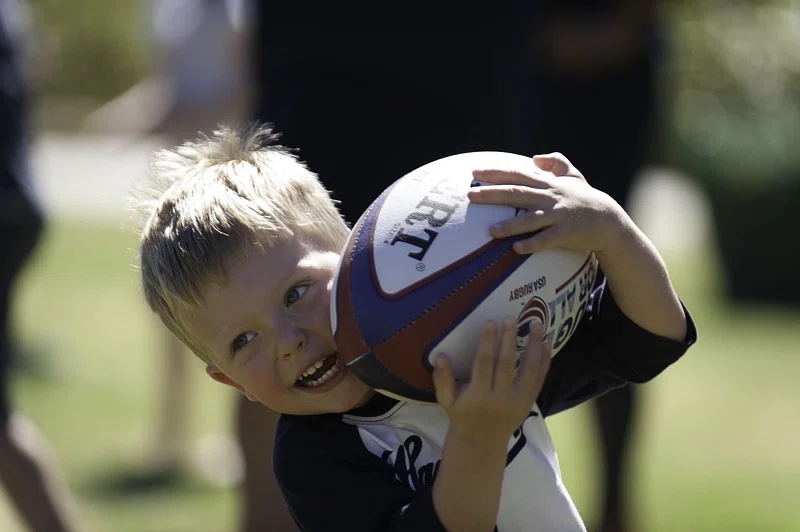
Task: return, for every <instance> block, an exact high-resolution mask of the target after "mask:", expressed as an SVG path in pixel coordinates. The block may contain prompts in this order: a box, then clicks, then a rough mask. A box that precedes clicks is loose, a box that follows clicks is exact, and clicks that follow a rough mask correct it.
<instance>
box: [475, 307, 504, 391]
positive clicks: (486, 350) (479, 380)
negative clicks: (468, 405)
mask: <svg viewBox="0 0 800 532" xmlns="http://www.w3.org/2000/svg"><path fill="white" fill-rule="evenodd" d="M496 346H497V324H496V323H494V322H491V321H490V322H488V323H486V325H484V327H483V334H481V339H480V340H479V341H478V348H477V350H476V351H475V360H474V361H473V362H472V376H471V377H470V384H469V386H470V388H473V389H477V390H491V389H492V381H493V380H494V366H495V357H494V351H495V347H496Z"/></svg>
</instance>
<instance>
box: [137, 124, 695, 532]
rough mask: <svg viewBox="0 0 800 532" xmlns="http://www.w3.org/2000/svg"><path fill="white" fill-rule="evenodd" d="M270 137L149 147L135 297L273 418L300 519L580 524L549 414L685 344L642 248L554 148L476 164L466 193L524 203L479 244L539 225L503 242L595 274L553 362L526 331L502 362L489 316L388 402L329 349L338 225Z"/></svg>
mask: <svg viewBox="0 0 800 532" xmlns="http://www.w3.org/2000/svg"><path fill="white" fill-rule="evenodd" d="M274 141H275V137H274V136H273V135H272V133H271V132H270V131H269V130H268V129H264V128H262V129H258V128H254V129H251V130H246V131H241V132H237V131H235V130H233V129H229V128H225V127H222V128H220V129H219V130H217V131H215V132H214V133H213V134H212V135H211V136H210V137H202V138H200V139H198V140H197V141H193V142H186V143H184V144H182V145H181V146H178V147H176V148H175V149H173V150H163V151H160V152H158V153H157V154H156V155H155V157H154V160H153V166H152V175H151V177H152V182H151V183H150V184H149V185H148V186H147V187H142V191H143V192H144V193H145V195H144V197H143V198H142V200H143V201H142V206H143V207H144V208H145V209H146V212H147V214H148V216H149V218H148V219H147V221H146V223H145V224H144V228H143V231H142V236H141V247H140V260H141V273H142V282H143V288H144V293H145V298H146V299H147V302H148V304H149V305H150V307H151V308H152V309H153V310H154V311H155V312H156V313H157V314H158V315H159V317H160V318H161V319H162V320H163V321H164V323H165V324H166V325H167V327H169V328H170V329H171V330H172V331H173V332H174V333H175V334H176V335H177V336H178V337H179V338H180V339H181V340H182V341H183V342H184V343H185V344H186V345H187V346H189V347H190V348H191V349H192V351H193V352H194V353H196V354H197V355H198V356H199V357H200V358H201V359H202V360H203V361H204V362H205V363H206V371H207V372H208V374H209V375H210V376H211V377H212V378H213V379H215V380H217V381H219V382H222V383H224V384H227V385H229V386H233V387H234V388H236V389H238V390H239V391H240V392H242V393H243V394H245V395H246V396H247V397H248V398H249V399H251V400H253V401H260V402H262V403H263V404H265V405H266V406H268V407H270V408H272V409H274V410H276V411H278V412H281V413H283V416H282V418H281V421H280V425H279V430H278V436H277V439H276V442H275V460H274V468H275V474H276V476H277V479H278V481H279V483H280V485H281V489H282V491H283V494H284V497H285V498H286V501H287V503H288V505H289V507H290V510H291V512H292V515H293V516H294V518H295V520H296V522H297V524H298V526H299V527H300V528H301V529H302V530H307V531H317V530H319V531H326V532H327V531H374V530H409V531H412V530H413V531H424V530H451V531H459V530H470V531H472V530H476V531H477V530H486V531H491V530H493V529H497V530H500V531H529V530H545V531H552V530H559V531H561V530H585V528H584V525H583V522H582V521H581V518H580V516H579V515H578V512H577V510H576V508H575V506H574V504H573V503H572V500H571V499H570V497H569V495H568V493H567V491H566V488H565V487H564V485H563V483H562V482H561V477H560V471H559V466H558V461H557V458H556V453H555V450H554V449H553V444H552V442H551V440H550V436H549V434H548V432H547V428H546V425H545V423H544V420H543V419H544V417H545V416H547V415H551V414H554V413H557V412H559V411H562V410H564V409H567V408H570V407H572V406H575V405H577V404H580V403H582V402H584V401H586V400H588V399H590V398H592V397H596V396H597V395H599V394H602V393H603V392H605V391H607V390H609V389H611V388H613V387H616V386H620V385H623V384H625V383H627V382H644V381H647V380H649V379H651V378H653V377H654V376H656V375H657V374H658V373H660V372H661V371H662V370H663V369H664V368H666V367H667V366H668V365H670V364H671V363H672V362H674V361H675V360H677V359H678V358H679V357H680V356H681V355H682V354H683V353H684V351H685V350H686V349H687V348H688V347H689V346H690V345H691V344H692V343H693V342H694V340H695V338H696V333H695V329H694V326H693V324H692V321H691V318H690V317H689V315H688V313H687V312H686V311H685V309H684V308H683V306H682V305H681V303H680V300H679V299H678V296H677V295H676V294H675V291H674V290H673V288H672V285H671V283H670V280H669V276H668V274H667V271H666V269H665V267H664V264H663V261H662V259H661V257H660V256H659V255H658V253H657V251H656V250H655V248H654V247H653V245H652V244H651V243H650V241H649V240H648V239H647V238H646V237H645V236H644V235H643V234H642V233H641V231H639V229H638V228H637V227H636V226H635V225H634V224H633V222H632V221H631V220H630V218H629V217H628V216H627V215H626V214H625V212H624V210H623V209H622V208H621V207H620V206H619V205H618V204H617V203H616V202H614V201H613V200H612V199H611V198H610V197H609V196H608V195H606V194H604V193H602V192H600V191H598V190H596V189H594V188H592V187H591V186H589V185H588V183H587V182H586V181H585V180H584V179H583V176H582V175H581V174H580V172H578V171H577V170H576V169H575V168H574V167H573V166H572V165H571V164H570V163H569V161H567V160H566V159H565V158H564V157H563V156H561V155H560V154H551V155H546V156H537V157H535V158H534V161H535V162H536V164H537V165H538V166H539V168H541V169H542V170H544V171H545V172H548V173H549V174H546V175H547V177H546V178H543V177H541V176H535V175H525V174H519V173H510V172H504V171H499V170H493V169H486V170H480V171H476V173H475V175H476V177H477V178H479V179H480V180H481V181H486V182H490V183H495V184H496V185H494V186H493V185H487V186H485V187H480V188H475V189H472V190H471V191H470V193H469V197H470V200H471V201H473V202H476V203H497V204H506V205H511V206H514V207H519V208H521V209H525V210H526V214H523V215H519V216H517V217H515V218H512V219H510V220H508V221H506V222H504V223H501V224H498V226H496V227H493V228H492V229H491V233H492V235H493V236H494V237H498V238H501V237H506V236H509V235H517V234H524V233H533V232H535V231H538V232H536V233H535V235H534V236H531V237H529V238H527V239H524V240H521V241H520V242H518V243H517V244H515V250H516V251H517V252H518V253H534V252H536V251H538V250H541V249H544V248H547V247H561V248H569V249H581V250H593V251H594V252H595V253H596V255H597V258H598V261H599V265H600V267H601V268H602V270H603V272H604V273H605V281H603V282H602V283H601V284H600V285H599V286H597V287H596V289H595V290H594V292H593V294H592V297H591V299H590V305H589V306H588V307H587V311H586V313H585V317H584V318H583V323H582V324H581V326H580V327H579V328H578V329H577V331H576V333H575V335H574V336H573V338H572V339H571V340H570V342H569V343H568V344H567V345H566V346H565V347H564V348H563V349H562V351H561V352H560V353H559V355H558V356H557V357H555V358H554V359H553V360H552V364H551V362H550V347H549V346H548V345H546V344H545V343H544V342H543V341H542V331H541V330H540V329H536V330H534V331H533V334H532V337H531V341H530V343H529V345H528V348H527V351H526V352H525V353H524V355H523V356H522V357H521V364H520V367H519V369H515V362H516V359H515V356H516V352H515V349H516V348H515V343H516V340H515V339H516V332H515V331H514V327H513V324H512V323H510V322H509V321H507V320H502V317H498V319H499V322H498V323H488V324H487V325H486V327H485V330H484V332H483V337H482V339H481V341H480V342H479V344H478V345H477V346H476V355H475V363H474V370H473V378H472V380H471V381H470V382H469V383H468V384H459V385H456V383H455V381H454V378H453V375H452V371H451V367H450V364H449V362H448V359H447V355H448V354H447V353H442V354H441V355H440V356H439V358H437V360H436V369H435V372H434V382H435V385H436V390H437V401H438V404H418V403H407V402H402V401H397V400H394V399H390V398H388V397H386V396H382V395H379V394H376V393H375V392H374V391H373V390H371V389H369V388H368V387H367V386H366V385H365V384H364V383H362V382H361V381H359V380H358V379H357V378H356V377H355V376H354V375H353V374H352V373H350V372H349V371H348V370H347V367H346V366H345V365H344V364H343V362H342V361H341V360H340V359H339V357H338V356H337V351H336V344H335V343H334V339H333V334H332V331H331V324H330V311H329V301H330V297H331V289H332V285H333V277H334V273H335V271H336V267H337V264H338V260H339V253H340V250H341V248H342V247H343V245H344V242H345V240H346V239H347V236H348V233H349V229H348V227H347V226H346V224H345V223H344V222H343V221H342V218H341V217H340V216H339V213H338V212H337V210H336V207H335V205H334V203H333V202H332V201H331V199H330V197H329V195H328V193H327V192H326V190H325V189H324V188H323V187H322V185H321V184H320V182H319V181H318V179H317V177H316V176H315V175H314V174H313V173H312V172H311V171H310V170H309V169H308V168H306V167H305V166H304V165H303V163H301V162H300V161H298V160H297V158H296V157H295V156H294V155H293V154H292V153H291V152H290V151H288V150H287V149H285V148H282V147H279V146H276V145H270V144H272V143H273V142H274ZM354 164H358V161H357V159H354ZM398 177H399V176H398ZM548 366H549V370H548Z"/></svg>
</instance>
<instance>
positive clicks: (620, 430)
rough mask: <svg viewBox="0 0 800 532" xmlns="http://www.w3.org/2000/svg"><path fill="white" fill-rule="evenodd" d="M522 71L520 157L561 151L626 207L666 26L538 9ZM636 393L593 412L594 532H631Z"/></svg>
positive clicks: (651, 123)
mask: <svg viewBox="0 0 800 532" xmlns="http://www.w3.org/2000/svg"><path fill="white" fill-rule="evenodd" d="M536 4H537V8H536V11H537V16H536V17H534V19H533V25H532V27H531V36H532V38H531V41H530V44H529V50H530V55H529V58H530V62H529V63H528V64H527V65H526V67H525V72H524V81H523V84H524V85H525V86H526V87H527V94H526V97H525V98H523V102H522V107H523V112H522V113H521V117H522V118H523V120H522V123H521V125H520V128H521V129H522V139H523V144H522V146H521V149H524V150H528V151H529V150H531V149H534V150H536V151H538V152H541V153H547V152H551V151H560V152H562V153H564V154H566V155H567V156H568V157H569V158H570V160H571V161H573V163H574V164H575V166H576V167H578V168H580V169H581V171H582V172H583V173H584V174H585V175H586V176H587V178H588V179H589V182H590V183H591V184H592V186H594V187H595V188H598V189H600V190H602V191H603V192H606V193H608V194H609V195H610V196H611V197H613V198H614V199H615V200H617V202H618V203H619V204H620V205H622V206H623V207H626V208H627V207H629V197H630V194H631V190H632V188H633V185H634V183H635V181H636V178H637V177H638V176H639V174H640V172H642V170H643V169H644V166H645V165H646V164H647V163H649V162H650V161H651V160H652V158H651V156H652V155H653V149H654V147H655V143H654V140H655V139H656V138H658V136H659V129H658V128H659V126H660V124H659V123H658V120H657V119H658V118H660V116H659V114H660V113H659V110H658V109H659V104H663V103H664V102H663V101H660V99H659V88H660V86H661V83H660V81H661V80H660V76H659V71H660V68H661V59H662V53H663V39H664V35H663V31H664V25H663V23H662V21H661V20H660V14H659V10H658V7H659V6H658V4H659V2H657V1H655V0H644V1H643V0H611V1H604V2H583V1H578V0H543V1H540V2H537V3H536ZM639 394H640V392H639V389H638V387H636V386H634V385H629V386H625V387H622V388H618V389H616V390H612V391H611V392H609V393H607V394H605V395H603V396H601V397H599V398H597V399H596V400H595V401H593V402H592V403H591V405H592V412H593V414H594V415H595V417H596V426H597V431H598V435H599V437H598V444H599V447H600V455H599V456H600V467H601V470H600V474H601V484H600V488H601V489H600V496H601V506H600V510H601V514H600V519H599V523H598V525H597V530H599V531H601V532H625V531H632V530H636V529H637V527H636V526H634V520H633V517H632V515H631V510H630V506H631V504H630V500H629V499H630V484H629V482H628V481H629V477H630V471H629V468H630V455H631V444H633V443H634V438H635V427H636V418H637V415H638V413H639V410H640V402H641V398H640V397H639Z"/></svg>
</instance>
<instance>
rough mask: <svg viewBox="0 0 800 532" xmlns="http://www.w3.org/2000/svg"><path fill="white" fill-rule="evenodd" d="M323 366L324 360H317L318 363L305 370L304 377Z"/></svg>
mask: <svg viewBox="0 0 800 532" xmlns="http://www.w3.org/2000/svg"><path fill="white" fill-rule="evenodd" d="M321 367H322V360H320V361H319V362H317V363H316V364H314V365H313V366H311V367H310V368H308V369H307V370H305V371H304V372H303V377H309V376H310V375H311V374H312V373H314V372H315V371H317V370H318V369H319V368H321Z"/></svg>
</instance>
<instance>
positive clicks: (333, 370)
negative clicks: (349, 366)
mask: <svg viewBox="0 0 800 532" xmlns="http://www.w3.org/2000/svg"><path fill="white" fill-rule="evenodd" d="M338 372H339V368H338V367H337V366H333V367H332V368H331V369H329V370H328V371H326V372H325V373H324V374H323V375H322V377H320V378H319V379H317V380H315V381H310V382H309V383H308V384H306V386H311V387H312V388H314V387H316V386H320V385H322V384H325V383H326V382H327V381H328V379H330V378H331V377H333V376H334V375H336V374H337V373H338Z"/></svg>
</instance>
